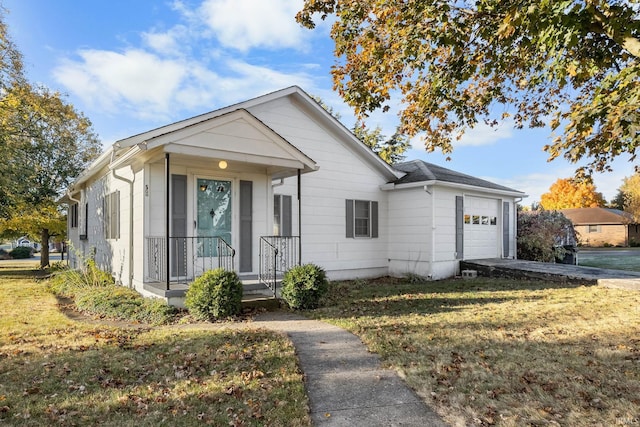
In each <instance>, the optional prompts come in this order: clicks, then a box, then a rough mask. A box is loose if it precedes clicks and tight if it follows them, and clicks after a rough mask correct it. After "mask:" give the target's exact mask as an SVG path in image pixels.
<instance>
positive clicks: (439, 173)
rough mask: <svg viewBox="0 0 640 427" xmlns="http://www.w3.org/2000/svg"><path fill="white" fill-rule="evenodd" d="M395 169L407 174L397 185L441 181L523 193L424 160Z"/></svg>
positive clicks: (406, 163)
mask: <svg viewBox="0 0 640 427" xmlns="http://www.w3.org/2000/svg"><path fill="white" fill-rule="evenodd" d="M393 167H394V169H397V170H399V171H402V172H405V173H406V175H405V176H403V177H402V178H399V179H397V180H396V181H394V182H393V183H394V184H396V185H398V184H409V183H415V182H423V181H440V182H448V183H454V184H464V185H471V186H474V187H481V188H489V189H492V190H501V191H509V192H517V193H521V191H518V190H514V189H513V188H509V187H505V186H503V185H499V184H495V183H493V182H490V181H486V180H484V179H480V178H476V177H474V176H471V175H465V174H463V173H460V172H456V171H453V170H451V169H447V168H443V167H442V166H438V165H434V164H432V163H427V162H425V161H423V160H412V161H410V162H404V163H398V164H396V165H393ZM523 195H524V193H523Z"/></svg>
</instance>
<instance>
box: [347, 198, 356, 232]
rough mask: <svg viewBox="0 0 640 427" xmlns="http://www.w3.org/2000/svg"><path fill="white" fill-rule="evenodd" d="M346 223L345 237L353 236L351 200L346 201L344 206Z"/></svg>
mask: <svg viewBox="0 0 640 427" xmlns="http://www.w3.org/2000/svg"><path fill="white" fill-rule="evenodd" d="M346 213H347V215H346V223H347V227H346V228H347V237H354V236H353V200H350V199H347V204H346Z"/></svg>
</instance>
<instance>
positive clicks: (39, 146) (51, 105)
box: [0, 17, 101, 267]
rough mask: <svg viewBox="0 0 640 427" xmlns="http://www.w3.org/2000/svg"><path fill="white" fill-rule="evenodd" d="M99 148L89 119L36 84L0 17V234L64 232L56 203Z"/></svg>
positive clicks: (44, 244) (45, 255)
mask: <svg viewBox="0 0 640 427" xmlns="http://www.w3.org/2000/svg"><path fill="white" fill-rule="evenodd" d="M100 150H101V145H100V143H99V141H98V139H97V137H96V135H95V134H94V132H93V130H92V128H91V122H90V121H89V120H88V119H87V118H86V117H84V116H83V115H82V114H81V113H79V112H77V111H76V110H75V108H74V107H73V106H72V105H71V104H68V103H67V102H65V100H64V99H63V98H62V97H61V96H60V94H58V93H56V92H52V91H50V90H49V89H47V88H44V87H35V86H33V85H32V84H30V83H29V82H28V80H27V79H26V78H25V76H24V73H23V70H22V55H21V54H20V52H19V50H18V49H17V48H16V47H15V45H14V44H13V43H12V42H11V40H10V38H9V37H8V35H7V28H6V26H5V25H4V22H2V19H1V17H0V234H2V235H6V236H14V237H15V236H16V235H23V234H27V235H29V236H30V237H31V238H38V237H41V239H42V241H41V243H42V247H43V252H44V253H43V256H42V258H41V263H42V266H43V267H44V266H46V265H47V264H48V252H46V251H47V249H48V239H49V236H50V235H53V234H59V233H61V232H62V231H64V228H65V227H64V215H63V212H62V211H61V210H60V209H59V208H58V206H57V205H56V200H57V199H58V198H59V197H60V196H61V195H62V194H63V192H64V190H65V189H66V188H67V186H68V184H69V183H70V181H71V180H72V179H73V178H74V177H76V176H77V175H78V174H79V173H80V172H81V171H82V170H83V169H84V168H85V167H86V166H87V164H88V163H89V162H90V161H91V160H92V159H94V158H95V157H96V156H97V155H98V154H99V153H100Z"/></svg>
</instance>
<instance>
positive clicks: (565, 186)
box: [540, 178, 605, 210]
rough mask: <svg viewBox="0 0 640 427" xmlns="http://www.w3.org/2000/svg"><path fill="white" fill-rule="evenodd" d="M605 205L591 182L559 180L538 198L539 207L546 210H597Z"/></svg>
mask: <svg viewBox="0 0 640 427" xmlns="http://www.w3.org/2000/svg"><path fill="white" fill-rule="evenodd" d="M604 205H605V200H604V197H603V196H602V193H599V192H597V191H596V186H595V185H594V184H593V182H592V181H591V180H588V179H584V180H581V181H578V180H575V179H573V178H559V179H558V180H557V181H556V182H554V183H553V184H551V187H549V192H548V193H544V194H543V195H542V196H541V197H540V206H542V208H544V209H546V210H557V209H573V208H597V207H602V206H604Z"/></svg>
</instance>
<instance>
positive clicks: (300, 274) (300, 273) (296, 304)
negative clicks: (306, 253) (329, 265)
mask: <svg viewBox="0 0 640 427" xmlns="http://www.w3.org/2000/svg"><path fill="white" fill-rule="evenodd" d="M328 290H329V282H328V281H327V277H326V274H325V271H324V270H323V269H322V268H321V267H318V266H317V265H315V264H305V265H298V266H295V267H293V268H291V269H290V270H289V271H287V272H286V273H285V275H284V278H283V279H282V299H283V300H284V302H285V303H287V305H288V306H289V307H291V308H293V309H295V310H308V309H314V308H317V307H318V305H319V304H320V299H321V298H322V297H323V296H324V295H325V294H326V293H327V291H328Z"/></svg>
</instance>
